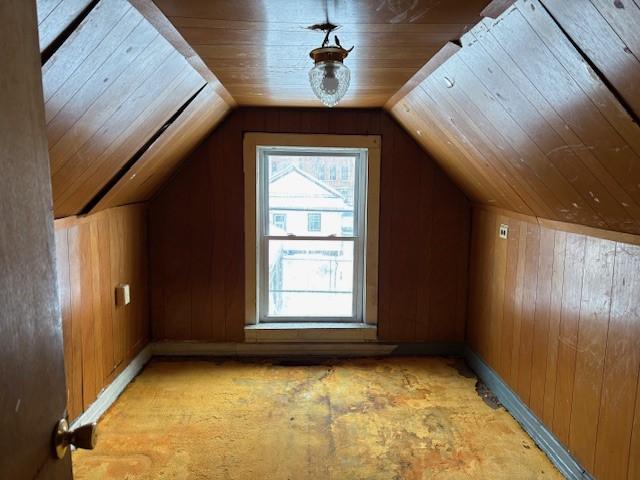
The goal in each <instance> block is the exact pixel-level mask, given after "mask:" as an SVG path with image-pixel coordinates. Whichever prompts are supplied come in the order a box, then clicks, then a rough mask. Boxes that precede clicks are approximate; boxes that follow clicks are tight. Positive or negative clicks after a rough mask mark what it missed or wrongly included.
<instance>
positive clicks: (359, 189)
mask: <svg viewBox="0 0 640 480" xmlns="http://www.w3.org/2000/svg"><path fill="white" fill-rule="evenodd" d="M272 155H273V156H279V157H282V156H292V157H306V156H314V157H325V156H326V157H336V156H339V157H345V158H354V162H355V170H356V171H357V172H358V175H357V176H356V178H355V179H354V180H355V182H354V197H355V199H357V202H354V206H353V213H354V232H353V234H352V235H350V236H344V237H343V236H335V235H324V234H322V223H320V230H318V231H317V232H311V231H310V230H309V229H308V228H307V230H308V231H307V234H306V235H286V236H282V235H271V234H270V232H269V219H270V216H269V211H268V208H269V206H268V197H269V188H268V183H269V182H268V178H269V174H268V172H270V169H269V156H272ZM256 157H257V162H258V164H257V168H256V172H257V177H258V178H257V182H258V196H257V198H256V211H257V215H258V234H257V242H258V244H259V247H258V258H257V260H256V263H257V265H258V274H257V282H258V283H257V290H258V309H257V321H258V323H290V322H319V323H363V318H364V314H363V312H364V306H363V301H364V275H365V274H364V271H365V257H366V245H365V242H366V221H365V218H366V197H367V188H366V185H367V164H368V149H366V148H354V147H295V146H294V147H291V146H289V147H280V146H263V145H259V146H257V147H256ZM262 172H267V174H266V175H265V174H262ZM308 215H321V213H320V212H309V213H308ZM320 222H322V220H320ZM316 233H317V234H316ZM273 240H287V241H297V240H299V241H307V240H317V241H343V242H351V243H352V244H353V253H354V254H353V279H352V309H351V312H352V313H351V315H350V316H300V315H297V316H283V315H280V316H275V315H274V316H271V315H269V313H268V310H269V292H270V290H269V258H268V256H269V242H270V241H273Z"/></svg>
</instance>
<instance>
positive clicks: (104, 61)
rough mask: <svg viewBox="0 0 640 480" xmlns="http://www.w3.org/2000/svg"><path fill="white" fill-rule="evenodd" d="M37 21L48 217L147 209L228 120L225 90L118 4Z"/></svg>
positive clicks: (69, 1) (53, 13) (47, 10)
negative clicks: (175, 170)
mask: <svg viewBox="0 0 640 480" xmlns="http://www.w3.org/2000/svg"><path fill="white" fill-rule="evenodd" d="M54 3H57V5H55V6H53V7H52V6H51V5H52V4H54ZM72 7H73V8H72ZM85 7H88V8H85ZM38 11H39V12H41V13H40V14H39V15H40V18H39V23H40V36H41V51H42V52H43V61H44V64H43V66H42V82H43V90H44V100H45V114H46V124H47V125H46V130H47V137H48V141H49V157H50V161H51V177H52V187H53V202H54V213H55V216H56V217H64V216H68V215H77V214H81V213H87V212H89V211H90V210H95V209H96V208H95V207H97V206H104V207H105V208H106V207H107V206H114V205H118V204H122V203H131V202H135V201H142V200H146V199H147V198H149V196H150V195H151V194H152V193H153V192H154V191H155V189H156V188H157V187H158V186H159V185H160V184H161V183H162V182H163V181H164V179H165V178H166V175H167V169H170V168H172V166H175V164H176V163H177V161H178V157H180V156H182V155H184V154H186V153H188V152H189V151H190V150H191V149H192V148H193V147H194V146H195V145H197V144H198V143H199V142H200V141H201V140H202V139H203V138H204V136H206V135H207V133H208V132H210V131H211V129H212V128H213V127H214V126H215V124H216V123H217V122H218V121H219V120H220V118H221V117H222V116H223V115H224V114H225V113H226V112H227V110H228V109H229V107H230V102H228V101H227V100H225V99H224V98H223V96H224V95H223V94H222V93H221V90H223V88H222V87H221V86H220V85H219V84H218V85H216V84H215V83H214V82H211V81H210V82H209V84H208V83H207V81H206V80H205V79H204V78H203V76H202V75H201V74H200V73H199V72H198V71H196V70H195V69H194V68H193V66H192V65H191V64H190V63H189V62H188V61H187V59H186V58H185V57H184V56H183V55H182V54H181V53H180V52H179V51H178V50H177V49H176V48H175V47H174V46H173V45H172V44H171V43H170V42H169V41H167V39H166V38H165V37H164V36H162V35H161V34H160V33H159V32H158V30H157V29H156V28H155V27H154V26H153V25H151V23H150V22H149V21H147V19H146V18H145V17H143V16H142V15H141V14H140V13H139V12H138V10H137V9H136V8H134V7H133V6H132V5H131V4H130V3H129V2H127V1H125V0H100V1H98V2H91V3H89V4H88V3H87V2H76V1H73V0H63V1H61V2H51V1H48V0H39V1H38ZM74 14H75V16H74ZM79 16H80V17H79ZM53 17H55V18H58V19H59V20H58V21H57V23H55V25H56V26H57V28H55V29H54V28H53V25H50V23H51V21H50V19H51V18H53ZM74 23H77V25H74ZM45 27H46V28H45ZM60 36H62V37H63V41H62V42H61V41H60V40H59V38H60ZM56 43H59V45H58V46H57V47H56V49H55V51H54V52H51V55H50V56H48V55H47V56H46V58H45V54H46V52H47V50H49V49H50V48H51V46H52V45H55V44H56ZM171 122H173V123H171ZM169 123H171V125H169ZM160 139H161V140H160ZM150 147H153V148H150ZM112 187H116V188H115V189H113V188H112ZM107 193H109V195H108V196H105V195H106V194H107ZM121 202H122V203H121Z"/></svg>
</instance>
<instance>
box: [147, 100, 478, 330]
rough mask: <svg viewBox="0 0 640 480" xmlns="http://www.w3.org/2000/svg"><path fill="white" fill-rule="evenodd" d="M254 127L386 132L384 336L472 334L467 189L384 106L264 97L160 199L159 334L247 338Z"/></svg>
mask: <svg viewBox="0 0 640 480" xmlns="http://www.w3.org/2000/svg"><path fill="white" fill-rule="evenodd" d="M246 131H266V132H273V133H300V132H304V133H317V134H331V133H333V134H360V135H367V134H371V135H381V136H382V155H381V156H382V165H381V185H380V232H379V234H380V259H379V279H380V280H379V304H378V308H379V312H378V321H379V330H378V338H379V339H380V340H384V341H408V342H413V341H462V339H463V335H464V326H465V313H466V284H467V250H468V234H469V233H468V232H469V207H468V202H467V199H466V197H465V196H464V195H463V194H462V193H461V192H460V191H459V190H458V188H457V187H456V186H455V185H454V184H453V183H451V181H450V180H449V179H448V178H447V177H446V176H445V175H444V174H443V172H441V171H440V169H439V168H438V167H437V166H436V165H435V164H434V163H433V162H432V161H431V159H430V157H429V156H428V155H427V154H426V153H424V152H423V151H422V150H421V149H420V147H419V146H418V145H417V144H416V143H415V142H414V141H413V140H412V139H411V137H410V136H408V135H407V134H406V133H405V132H404V131H403V130H402V129H401V128H400V126H399V125H398V124H396V123H395V122H394V121H393V120H392V119H391V118H390V117H389V116H388V115H387V114H385V113H384V112H383V111H381V110H346V109H340V110H331V111H329V110H326V109H318V110H309V109H256V108H242V109H238V110H236V111H234V112H233V113H232V114H230V115H229V116H228V118H227V119H226V120H225V121H224V122H223V123H222V124H221V125H220V126H219V127H218V128H217V129H216V130H215V131H214V132H213V133H212V134H211V135H210V136H209V138H208V139H207V140H205V141H204V142H203V143H202V144H201V146H200V147H198V148H197V149H196V150H195V151H194V152H193V154H192V155H191V156H190V158H189V159H188V160H187V161H186V162H185V163H184V166H183V168H182V169H181V171H180V172H179V173H178V175H176V176H175V177H174V178H173V179H172V180H171V181H170V182H169V183H168V184H167V185H166V186H165V188H164V189H163V190H162V191H160V192H159V194H158V195H157V196H156V197H155V198H154V199H153V201H152V202H151V213H150V239H151V242H150V244H151V269H152V275H151V289H152V302H151V304H152V312H153V313H152V318H153V322H154V325H153V330H154V337H155V338H157V339H174V340H202V341H242V340H243V338H244V242H243V240H242V239H243V235H244V231H243V230H244V225H243V212H244V205H243V203H244V192H243V188H244V187H243V185H244V173H243V169H242V164H243V160H242V141H243V133H244V132H246ZM425 191H426V192H428V197H427V198H425ZM436 272H437V273H436Z"/></svg>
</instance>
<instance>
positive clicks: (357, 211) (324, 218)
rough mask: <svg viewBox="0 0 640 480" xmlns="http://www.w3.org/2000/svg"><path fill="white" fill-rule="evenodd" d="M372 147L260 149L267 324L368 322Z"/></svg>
mask: <svg viewBox="0 0 640 480" xmlns="http://www.w3.org/2000/svg"><path fill="white" fill-rule="evenodd" d="M366 152H367V151H366V149H348V148H341V149H337V148H319V147H318V148H308V149H305V148H298V147H286V148H285V147H282V148H276V147H269V148H267V147H259V149H258V154H259V158H258V159H259V162H260V168H259V172H260V173H259V176H258V182H259V185H258V187H259V188H258V190H259V200H258V203H259V205H260V208H259V209H258V212H259V213H258V215H259V217H261V218H259V232H260V235H259V237H260V238H259V241H260V245H259V251H260V259H259V265H258V268H259V275H258V278H259V282H258V292H259V304H260V307H259V312H260V321H263V322H264V321H266V322H268V321H287V320H291V321H300V320H305V319H310V320H313V321H320V320H326V321H351V322H353V321H361V320H362V310H363V305H362V303H363V275H364V246H365V238H364V237H365V228H364V217H365V215H364V211H365V210H364V209H365V206H366V198H365V197H366V193H365V192H366V172H367V170H366V162H367V154H366ZM338 172H340V175H338V174H337V173H338Z"/></svg>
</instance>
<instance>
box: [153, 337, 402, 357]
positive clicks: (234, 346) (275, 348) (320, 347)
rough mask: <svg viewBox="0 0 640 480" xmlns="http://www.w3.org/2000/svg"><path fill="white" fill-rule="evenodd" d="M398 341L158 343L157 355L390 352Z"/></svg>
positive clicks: (361, 354) (240, 355)
mask: <svg viewBox="0 0 640 480" xmlns="http://www.w3.org/2000/svg"><path fill="white" fill-rule="evenodd" d="M396 347H397V345H395V344H393V345H392V344H381V343H287V342H284V343H271V342H269V343H202V342H169V341H167V342H155V343H153V354H154V355H161V356H170V355H175V356H214V357H273V356H339V357H365V356H378V355H390V354H392V352H393V351H394V350H395V349H396Z"/></svg>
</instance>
